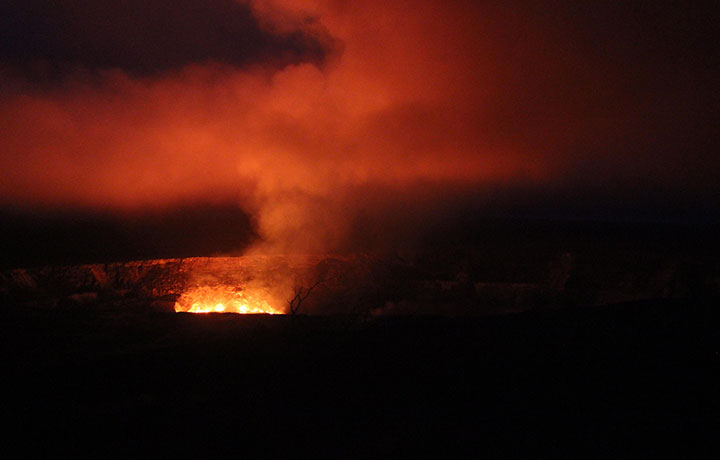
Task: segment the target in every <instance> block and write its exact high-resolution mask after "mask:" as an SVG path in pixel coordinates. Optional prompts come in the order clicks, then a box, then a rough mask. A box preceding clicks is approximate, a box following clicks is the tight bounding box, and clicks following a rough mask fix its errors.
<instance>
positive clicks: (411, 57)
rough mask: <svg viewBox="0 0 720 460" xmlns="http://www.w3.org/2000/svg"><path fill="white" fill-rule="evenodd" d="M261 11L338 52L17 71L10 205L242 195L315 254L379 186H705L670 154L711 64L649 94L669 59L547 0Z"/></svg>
mask: <svg viewBox="0 0 720 460" xmlns="http://www.w3.org/2000/svg"><path fill="white" fill-rule="evenodd" d="M250 6H251V7H252V11H253V12H254V14H255V15H256V17H257V18H258V22H259V24H260V27H261V28H262V29H263V30H264V31H265V32H266V33H268V34H271V35H272V34H275V35H277V36H287V35H288V34H296V35H298V34H299V35H300V36H303V37H306V39H307V40H308V41H312V40H314V39H317V42H318V43H324V44H325V45H326V46H327V49H326V54H327V55H326V58H325V60H324V62H323V63H322V65H318V63H317V59H315V57H313V59H308V61H307V62H296V63H293V64H289V65H287V66H285V67H282V68H279V69H278V67H277V60H272V59H268V63H267V64H265V63H264V62H257V63H254V64H252V65H245V66H242V67H238V66H236V65H234V64H232V63H227V62H222V61H220V62H218V60H217V59H215V60H214V59H212V58H211V59H208V60H200V61H199V62H197V63H191V62H190V63H186V64H183V65H181V66H180V67H178V68H175V69H166V70H163V71H162V72H156V73H153V74H146V75H139V76H138V75H136V74H134V73H132V72H128V71H126V70H123V69H122V68H120V69H117V68H115V69H112V68H109V69H104V70H103V69H100V70H97V69H95V70H93V73H92V75H91V76H88V74H87V72H85V71H83V70H82V69H80V70H78V71H77V72H74V73H72V72H71V73H70V74H67V75H65V76H63V79H62V81H61V82H59V83H56V84H52V85H45V86H42V87H39V88H38V87H36V86H33V85H32V84H26V83H24V82H23V81H22V77H17V76H15V77H10V75H17V74H16V73H14V72H13V70H12V68H10V67H7V69H6V71H5V75H6V78H5V83H4V85H5V88H7V91H5V93H4V95H3V96H2V97H1V98H0V119H1V120H2V121H0V145H2V156H0V197H1V198H0V200H2V204H4V205H8V204H12V205H25V206H48V207H58V206H59V207H87V208H94V209H138V208H147V207H165V206H173V205H175V204H178V203H183V202H192V201H227V200H238V201H239V202H240V203H241V204H242V206H243V207H244V208H246V209H247V210H249V211H250V212H253V213H255V215H256V219H257V223H258V226H259V231H260V233H261V235H262V236H263V237H264V238H265V239H266V240H267V241H269V242H271V243H272V244H274V245H280V246H281V249H283V250H284V249H287V248H295V249H302V250H314V249H317V248H323V249H324V248H326V247H327V246H336V247H340V246H342V240H343V238H344V235H346V234H347V233H348V231H349V229H348V226H349V225H350V223H351V222H352V218H353V216H354V214H355V213H356V212H357V209H358V208H359V207H362V204H363V203H364V199H365V198H364V197H363V196H362V194H360V195H359V194H358V193H359V192H358V191H359V190H368V189H372V188H375V187H379V188H382V189H383V190H388V191H389V193H395V192H397V193H400V192H401V191H404V192H403V193H406V194H407V193H408V192H407V190H410V189H413V187H421V186H422V184H451V185H452V184H454V185H459V186H463V187H470V188H473V187H476V188H477V187H496V186H500V187H510V188H512V187H513V186H522V187H525V188H532V187H539V188H540V189H541V188H542V187H547V186H551V185H553V184H570V185H573V184H574V185H577V184H581V185H584V184H585V183H593V184H596V186H599V187H602V186H603V184H604V183H606V182H607V181H614V180H617V181H619V183H620V184H622V185H623V186H628V184H637V183H642V184H650V185H648V186H655V185H656V184H664V186H667V184H673V183H677V184H681V185H682V184H685V183H686V182H687V181H688V176H687V175H686V173H687V171H684V170H682V167H683V165H686V164H687V161H686V160H683V158H682V156H680V155H675V154H667V152H666V149H667V145H666V144H668V143H669V144H671V146H677V145H678V144H681V143H682V142H683V139H684V136H685V135H686V132H683V131H682V130H677V129H675V130H674V129H668V127H670V128H671V127H672V126H675V125H677V124H678V123H680V122H681V121H683V120H684V115H685V112H682V108H683V107H685V108H687V107H686V106H682V105H681V104H682V102H683V101H684V100H685V99H683V98H686V97H688V94H689V95H690V96H691V97H695V91H697V92H701V90H703V89H704V88H705V85H709V76H708V75H706V74H703V75H702V76H701V77H698V78H695V77H694V75H692V74H691V75H689V76H688V75H685V74H682V75H679V76H677V75H675V74H674V73H673V74H672V75H670V76H668V77H667V78H656V79H653V80H650V81H649V82H648V84H649V85H652V86H653V90H652V91H648V92H645V91H637V87H636V85H638V84H640V82H641V80H642V79H643V78H645V76H646V75H645V73H644V72H645V71H648V72H649V71H651V70H652V69H654V67H653V66H652V65H649V64H648V65H645V64H643V63H641V64H640V65H639V67H638V69H637V71H629V70H628V69H627V68H626V67H624V66H625V65H626V64H627V59H631V58H632V56H633V54H632V53H630V54H627V55H625V54H620V55H617V56H616V55H615V53H614V52H610V53H603V51H602V50H603V49H602V46H598V47H593V46H590V47H589V48H588V45H587V43H585V42H584V41H582V40H589V39H588V38H587V37H586V36H585V35H583V33H582V32H583V31H582V30H581V31H578V30H576V28H575V27H574V26H573V25H569V24H567V23H565V22H562V18H563V16H562V15H559V16H554V15H553V14H552V13H551V12H548V11H543V10H542V9H541V8H539V7H538V6H537V5H535V4H534V3H533V2H519V3H516V4H512V5H511V4H508V5H504V4H503V5H500V4H492V3H486V2H469V1H468V2H466V1H455V2H452V1H451V2H446V1H435V0H422V1H412V2H410V1H394V2H388V1H379V0H378V1H363V2H346V1H334V0H314V1H313V0H307V1H303V0H257V1H254V2H251V3H250ZM561 12H563V14H565V15H570V16H568V17H575V16H573V15H577V17H578V18H580V19H582V18H584V17H585V16H583V15H584V14H585V13H584V12H582V11H579V12H574V11H573V9H572V8H571V7H564V9H562V10H561ZM558 18H560V19H558ZM588 30H590V31H591V29H588ZM622 30H625V29H622ZM329 37H330V38H329ZM578 37H579V38H581V39H582V40H579V41H577V42H572V40H575V39H578ZM598 40H606V42H605V43H607V46H618V45H617V44H616V43H614V42H613V41H612V40H610V38H608V37H605V36H601V37H598ZM683 75H685V76H683ZM676 84H686V85H691V86H692V85H693V84H694V85H696V86H697V87H691V88H684V89H682V88H681V89H680V90H677V88H673V85H676ZM654 91H667V92H668V93H667V95H666V96H664V97H662V98H658V97H656V94H655V93H654ZM688 104H691V107H690V109H688V110H686V112H687V113H693V114H695V113H696V112H697V111H696V110H695V107H696V105H692V104H694V103H693V102H692V101H690V102H688ZM677 107H680V109H681V112H680V113H681V115H678V114H677V110H674V109H676V108H677ZM687 123H688V125H689V126H692V123H691V122H687ZM672 148H674V147H672ZM702 154H703V153H702V152H700V153H697V152H695V153H693V155H702ZM697 158H700V159H702V158H704V157H702V156H699V157H697ZM678 171H680V172H678ZM683 171H684V172H683ZM688 174H689V173H688ZM630 188H632V187H630ZM435 190H442V186H440V187H439V188H438V189H435ZM438 193H439V192H438ZM410 195H412V193H411V194H410ZM417 199H425V197H423V198H421V197H418V198H417ZM435 199H436V200H437V197H435ZM374 200H375V201H374V202H373V205H374V206H382V198H379V197H377V196H376V197H375V198H374ZM430 201H432V199H430Z"/></svg>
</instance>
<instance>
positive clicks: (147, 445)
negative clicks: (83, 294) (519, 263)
mask: <svg viewBox="0 0 720 460" xmlns="http://www.w3.org/2000/svg"><path fill="white" fill-rule="evenodd" d="M718 316H719V315H718V309H717V307H716V305H715V303H714V302H711V301H683V300H672V301H670V300H666V301H657V302H643V303H630V304H619V305H614V306H608V307H595V308H592V309H567V310H551V311H540V312H527V313H523V314H517V315H508V316H498V317H489V318H480V317H457V318H450V317H377V318H364V319H361V318H348V317H310V316H307V317H295V318H290V317H269V316H238V315H189V314H173V313H157V312H155V313H149V312H143V311H126V312H118V311H117V310H115V311H110V310H97V309H95V310H93V309H85V310H83V309H76V310H40V309H29V308H19V307H18V308H14V307H12V306H11V305H4V306H3V308H2V309H1V310H0V318H2V321H1V322H0V327H1V328H2V331H1V334H0V337H2V359H3V361H2V362H3V380H4V382H5V383H6V385H7V386H6V389H5V391H4V392H3V396H2V399H3V411H2V414H3V418H4V419H5V420H4V421H5V423H4V426H5V428H4V429H3V436H2V437H3V438H4V444H5V448H6V449H10V448H11V447H13V446H17V447H20V449H21V450H20V451H19V452H21V453H22V454H24V455H23V456H28V457H35V458H36V457H38V456H41V455H43V454H44V455H47V456H53V457H55V456H58V455H60V454H61V453H64V452H67V451H72V452H75V453H77V454H83V455H86V456H90V457H94V458H104V457H109V456H131V457H135V458H140V457H141V456H143V455H145V454H147V453H149V452H152V453H154V454H157V455H158V456H159V457H163V458H174V457H177V456H178V455H180V456H190V457H194V458H211V457H225V456H227V457H235V458H243V457H246V458H247V457H255V458H276V457H297V458H300V457H308V458H317V457H324V456H331V457H334V458H373V457H388V458H397V457H403V456H410V457H414V458H428V457H434V458H457V457H464V458H481V457H486V456H487V455H486V454H489V458H492V457H497V458H512V457H518V456H520V457H530V458H556V457H558V456H565V457H573V458H617V457H623V458H648V457H671V458H711V457H712V452H713V451H714V449H715V448H717V434H718V430H717V424H718V420H719V417H718V415H719V412H718V403H719V402H720V401H719V399H720V398H719V397H718V395H719V390H718V383H720V380H719V379H718V375H720V355H719V352H720V346H719V345H718V340H717V339H718V334H717V331H718V324H719V323H718Z"/></svg>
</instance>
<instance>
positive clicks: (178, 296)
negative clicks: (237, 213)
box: [0, 256, 372, 314]
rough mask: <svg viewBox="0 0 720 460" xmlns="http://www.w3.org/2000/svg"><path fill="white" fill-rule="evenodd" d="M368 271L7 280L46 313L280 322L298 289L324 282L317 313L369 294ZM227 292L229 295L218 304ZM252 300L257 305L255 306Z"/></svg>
mask: <svg viewBox="0 0 720 460" xmlns="http://www.w3.org/2000/svg"><path fill="white" fill-rule="evenodd" d="M366 267H367V263H366V259H363V258H357V257H354V258H341V257H328V256H242V257H196V258H184V259H156V260H144V261H133V262H118V263H109V264H91V265H78V266H62V267H41V268H33V269H14V270H8V271H5V272H0V296H2V297H4V298H6V299H10V300H12V301H15V302H18V303H21V304H27V305H33V306H38V307H58V306H60V307H62V306H73V305H83V304H93V303H96V304H97V303H100V304H103V305H110V306H113V305H117V306H123V305H132V304H133V303H140V304H142V305H150V306H151V307H152V308H155V309H161V310H167V311H196V312H215V311H228V312H230V311H232V312H237V313H272V314H276V313H283V312H284V310H285V307H286V300H287V299H288V298H291V297H292V290H293V289H295V288H297V287H301V286H306V285H309V284H312V283H314V282H316V281H318V280H322V288H320V289H317V291H315V292H314V295H313V297H314V298H313V299H309V301H308V305H309V306H312V304H313V303H314V304H316V305H317V304H318V303H320V301H322V303H328V302H332V301H333V300H334V299H336V298H338V297H340V296H342V295H343V294H344V293H345V292H346V291H347V290H348V289H349V288H352V287H355V285H358V284H361V285H362V289H367V287H368V285H369V284H372V281H371V280H370V278H369V277H368V273H369V271H368V270H367V269H366ZM198 292H200V293H202V294H203V296H201V297H203V298H205V299H207V302H210V303H212V305H210V304H207V305H205V303H207V302H205V303H202V302H201V303H200V304H197V305H196V304H195V303H197V302H194V301H193V300H192V299H191V298H192V297H193V296H194V295H196V294H197V293H198ZM219 292H222V293H225V294H227V295H225V296H224V297H223V296H220V297H222V298H220V297H218V299H215V298H214V297H217V296H218V294H217V293H219ZM196 297H197V296H196ZM226 297H227V298H226ZM258 297H260V298H258ZM189 299H190V300H189ZM247 299H255V300H254V301H253V302H251V303H253V305H249V304H248V303H247V301H246V300H247ZM186 304H187V305H186ZM256 304H257V305H256Z"/></svg>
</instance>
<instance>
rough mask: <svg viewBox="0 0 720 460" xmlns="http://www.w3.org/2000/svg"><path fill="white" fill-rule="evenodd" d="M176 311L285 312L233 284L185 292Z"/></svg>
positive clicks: (176, 305) (178, 301)
mask: <svg viewBox="0 0 720 460" xmlns="http://www.w3.org/2000/svg"><path fill="white" fill-rule="evenodd" d="M175 311H176V312H187V313H240V314H247V313H264V314H269V315H275V314H282V313H283V312H282V311H280V310H277V309H275V308H273V307H272V306H270V304H269V303H268V302H267V300H265V299H264V298H262V297H260V296H258V295H257V294H253V293H251V292H248V291H244V290H242V289H238V288H236V287H233V286H228V285H219V286H199V287H196V288H193V289H190V290H189V291H187V292H185V293H184V294H182V295H181V296H180V298H179V299H178V300H177V302H175Z"/></svg>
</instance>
